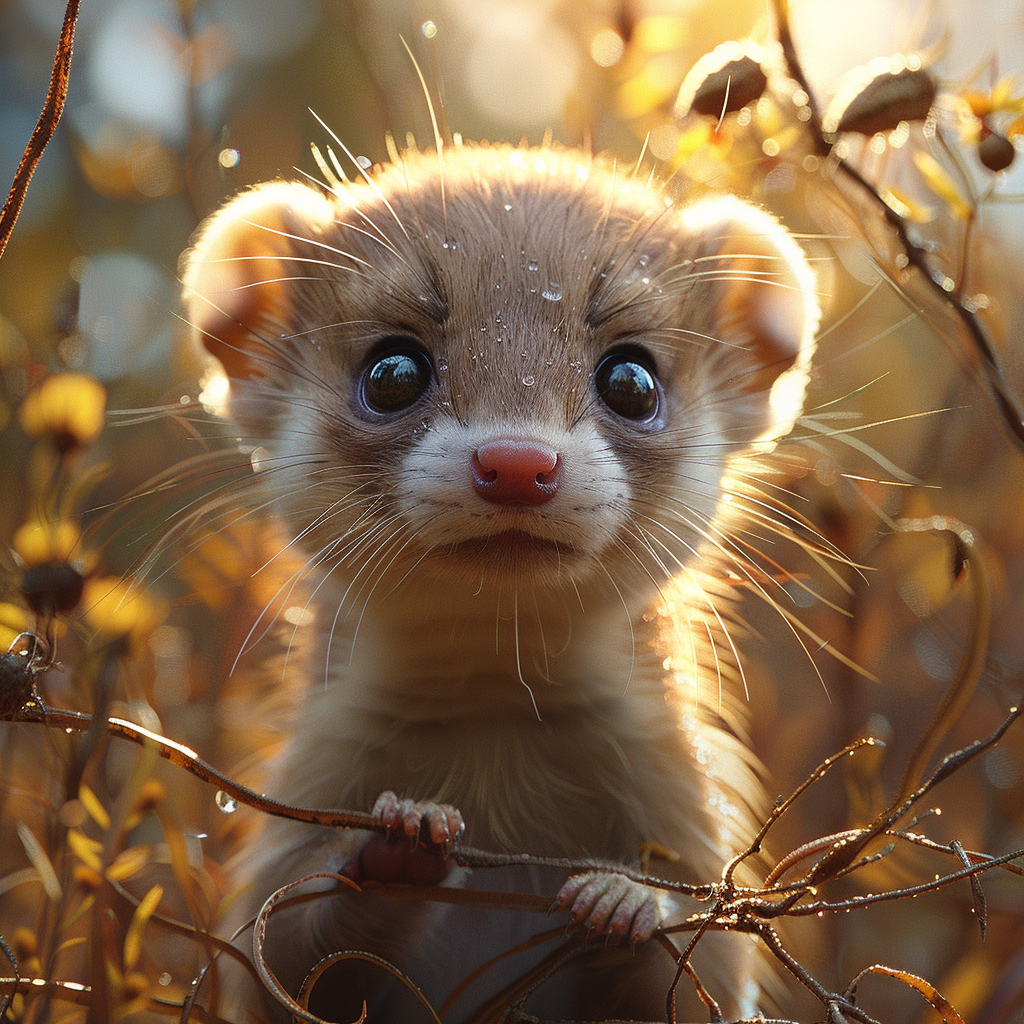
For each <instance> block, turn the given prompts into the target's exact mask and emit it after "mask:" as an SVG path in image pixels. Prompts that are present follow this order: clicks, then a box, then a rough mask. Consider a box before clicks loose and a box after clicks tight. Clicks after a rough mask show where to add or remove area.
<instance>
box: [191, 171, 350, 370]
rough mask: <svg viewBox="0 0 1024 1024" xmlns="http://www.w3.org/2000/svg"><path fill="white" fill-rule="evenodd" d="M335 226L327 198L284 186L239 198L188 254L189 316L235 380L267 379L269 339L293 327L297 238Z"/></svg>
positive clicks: (293, 185) (201, 234) (211, 221)
mask: <svg viewBox="0 0 1024 1024" xmlns="http://www.w3.org/2000/svg"><path fill="white" fill-rule="evenodd" d="M333 221H334V207H333V205H332V203H331V201H330V200H329V199H328V198H327V197H326V196H324V195H323V194H322V193H320V192H317V191H316V190H315V189H312V188H310V187H308V186H307V185H302V184H300V183H298V182H283V181H278V182H269V183H267V184H265V185H258V186H256V188H254V189H252V190H251V191H249V192H245V193H243V194H242V195H240V196H238V197H236V198H235V199H233V200H232V201H231V202H229V203H228V204H227V205H226V206H224V207H222V208H221V209H220V210H218V211H217V213H215V214H214V215H213V216H212V217H210V218H209V219H208V220H207V221H206V222H205V223H204V224H203V226H202V228H201V229H200V231H199V234H198V236H197V238H196V242H195V245H194V246H193V247H192V248H191V249H189V250H188V251H187V252H186V253H185V254H184V255H183V256H182V261H181V277H182V281H183V283H184V286H185V290H184V303H185V311H186V314H187V316H188V321H189V323H190V324H191V325H192V328H193V331H194V334H195V336H196V338H197V339H198V340H199V341H200V342H201V343H202V344H203V346H204V347H205V348H206V350H207V351H208V352H209V353H210V354H211V355H213V356H215V357H216V358H217V359H219V360H220V362H221V364H222V365H223V366H224V370H225V372H226V373H227V375H228V376H229V377H234V378H236V379H245V378H250V377H254V376H262V375H264V373H265V372H266V371H265V369H264V367H265V366H266V365H267V359H268V356H269V355H270V353H269V349H268V345H267V342H266V341H263V340H261V339H263V338H273V337H274V336H275V335H277V334H280V333H282V332H283V331H286V330H287V329H288V326H287V325H288V321H289V313H290V305H289V301H288V295H289V289H288V284H287V278H288V277H289V276H291V274H293V273H294V271H292V270H289V269H288V266H287V262H288V258H289V257H290V256H291V255H292V254H293V253H294V249H295V242H296V239H305V238H311V237H313V238H315V237H316V235H318V234H319V233H320V232H321V231H323V230H324V229H325V228H326V227H328V226H329V225H330V224H331V223H333Z"/></svg>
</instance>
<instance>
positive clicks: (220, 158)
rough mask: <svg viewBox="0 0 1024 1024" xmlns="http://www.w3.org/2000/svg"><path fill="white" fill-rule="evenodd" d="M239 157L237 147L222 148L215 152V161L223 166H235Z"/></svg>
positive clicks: (240, 157) (240, 155)
mask: <svg viewBox="0 0 1024 1024" xmlns="http://www.w3.org/2000/svg"><path fill="white" fill-rule="evenodd" d="M241 159H242V154H241V153H239V152H238V150H237V149H222V150H221V151H220V152H219V153H218V154H217V163H219V164H220V165H221V167H225V168H230V167H237V166H238V164H239V162H240V161H241Z"/></svg>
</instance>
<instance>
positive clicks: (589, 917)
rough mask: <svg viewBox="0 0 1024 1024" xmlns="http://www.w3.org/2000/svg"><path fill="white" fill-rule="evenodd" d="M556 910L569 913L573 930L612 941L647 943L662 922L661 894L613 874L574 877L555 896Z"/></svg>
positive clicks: (596, 872) (603, 873) (601, 872)
mask: <svg viewBox="0 0 1024 1024" xmlns="http://www.w3.org/2000/svg"><path fill="white" fill-rule="evenodd" d="M552 909H553V910H569V911H571V912H572V921H571V922H570V925H569V927H570V928H575V927H576V926H578V925H581V924H582V925H584V926H585V927H586V928H587V929H588V933H589V935H596V936H602V935H603V936H604V937H605V939H606V941H609V942H622V941H628V942H631V943H637V942H646V941H647V940H648V939H649V938H650V937H651V936H652V935H653V934H654V932H655V930H656V929H657V928H658V927H659V926H660V925H661V923H662V919H663V918H662V912H661V906H660V902H659V899H658V891H657V890H656V889H652V888H650V887H649V886H646V885H643V884H642V883H641V882H634V881H633V879H631V878H627V877H626V876H625V875H620V874H617V873H616V872H613V871H592V872H589V873H588V874H585V875H573V877H572V878H570V879H568V880H567V881H566V883H565V885H563V886H562V888H561V890H560V891H559V893H558V895H557V896H556V897H555V902H554V905H553V907H552Z"/></svg>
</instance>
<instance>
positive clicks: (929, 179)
mask: <svg viewBox="0 0 1024 1024" xmlns="http://www.w3.org/2000/svg"><path fill="white" fill-rule="evenodd" d="M914 163H915V164H917V169H918V170H919V171H920V172H921V177H922V178H924V182H925V184H926V185H927V186H928V188H929V189H931V191H932V192H934V193H935V195H937V196H938V197H939V198H940V199H941V200H942V201H943V202H944V203H945V204H946V207H947V208H948V210H949V212H950V213H951V214H952V215H953V216H954V217H955V218H956V219H957V220H968V219H969V218H970V216H971V212H972V211H971V207H970V205H969V204H968V203H966V202H965V201H964V200H963V198H962V197H961V195H960V193H959V192H958V191H957V187H956V185H954V184H953V180H952V179H951V178H950V176H949V175H948V174H947V173H946V172H945V170H943V168H942V165H941V164H940V163H939V161H938V160H936V159H935V157H933V156H932V155H931V154H930V153H925V152H922V151H918V152H916V153H914Z"/></svg>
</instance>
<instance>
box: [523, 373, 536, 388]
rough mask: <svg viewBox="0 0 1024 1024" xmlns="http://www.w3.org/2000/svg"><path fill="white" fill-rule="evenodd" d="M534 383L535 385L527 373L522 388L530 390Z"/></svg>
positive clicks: (531, 376) (530, 374) (531, 375)
mask: <svg viewBox="0 0 1024 1024" xmlns="http://www.w3.org/2000/svg"><path fill="white" fill-rule="evenodd" d="M535 383H536V381H535V380H534V378H533V374H532V373H528V374H527V375H526V376H525V377H524V378H523V387H525V388H532V387H533V385H534V384H535Z"/></svg>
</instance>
